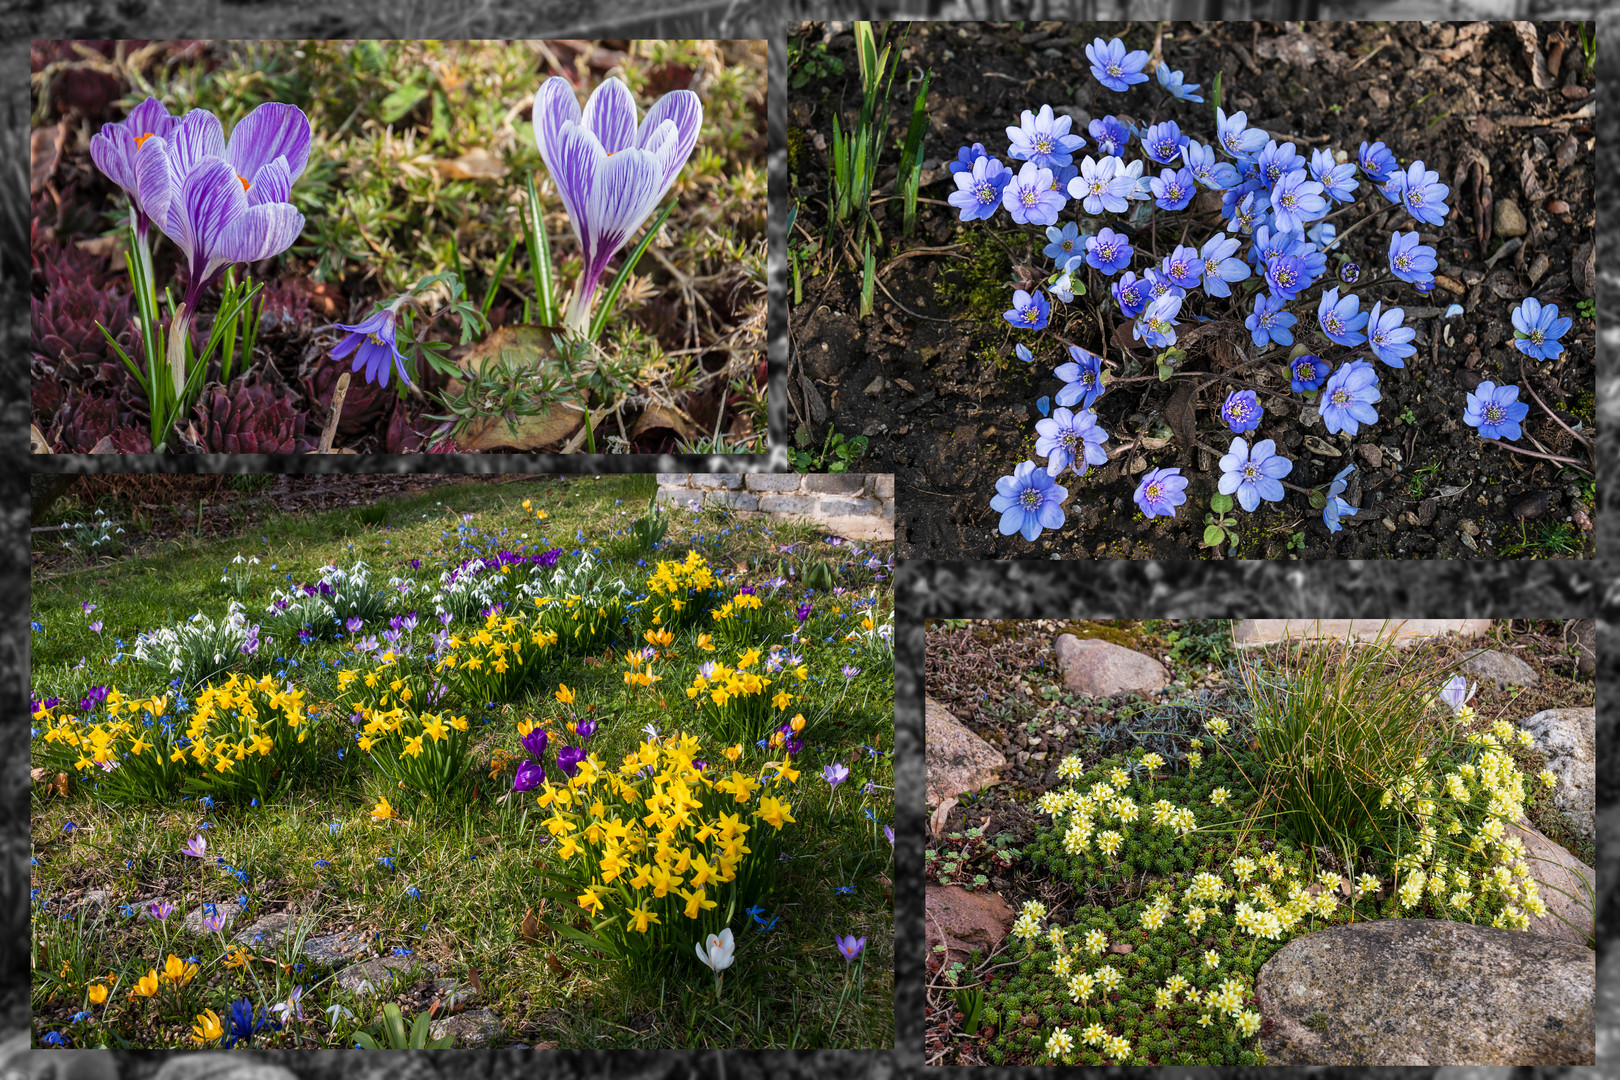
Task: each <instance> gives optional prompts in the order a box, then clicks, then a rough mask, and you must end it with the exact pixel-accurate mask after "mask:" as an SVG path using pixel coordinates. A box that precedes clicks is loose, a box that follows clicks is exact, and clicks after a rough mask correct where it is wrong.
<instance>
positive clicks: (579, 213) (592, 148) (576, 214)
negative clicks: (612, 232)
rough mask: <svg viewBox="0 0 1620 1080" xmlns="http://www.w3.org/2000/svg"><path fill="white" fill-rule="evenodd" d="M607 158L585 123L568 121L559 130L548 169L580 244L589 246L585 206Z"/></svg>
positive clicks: (547, 163) (548, 162) (547, 164)
mask: <svg viewBox="0 0 1620 1080" xmlns="http://www.w3.org/2000/svg"><path fill="white" fill-rule="evenodd" d="M606 159H607V151H605V150H603V149H602V144H601V143H600V142H598V141H597V138H596V136H595V135H592V134H591V133H590V131H589V130H587V129H586V128H585V127H583V126H582V125H580V124H576V123H572V122H569V123H565V124H564V125H563V127H562V130H561V131H559V132H558V133H557V138H556V142H555V143H553V144H552V146H551V157H550V158H548V159H547V161H546V169H547V171H548V172H550V173H551V179H552V182H553V183H555V184H556V185H557V197H558V198H560V199H562V203H563V208H564V209H565V210H567V211H568V221H569V223H570V224H571V225H573V227H574V235H575V236H576V237H577V238H578V239H579V242H580V246H581V247H586V245H585V237H586V234H587V232H588V231H589V224H588V222H587V221H586V219H585V214H586V207H587V206H588V205H589V204H590V200H591V192H592V191H594V190H595V189H596V185H597V183H598V181H599V178H600V173H601V171H602V164H603V162H604V161H605V160H606ZM589 261H590V257H589V248H586V262H587V263H589Z"/></svg>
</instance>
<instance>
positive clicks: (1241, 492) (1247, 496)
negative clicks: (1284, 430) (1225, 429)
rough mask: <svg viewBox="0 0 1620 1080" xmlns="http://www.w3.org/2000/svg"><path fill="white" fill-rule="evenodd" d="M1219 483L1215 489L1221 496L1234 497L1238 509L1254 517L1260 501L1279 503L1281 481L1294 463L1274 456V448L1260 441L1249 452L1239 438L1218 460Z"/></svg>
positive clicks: (1233, 441) (1269, 441)
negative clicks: (1219, 470)
mask: <svg viewBox="0 0 1620 1080" xmlns="http://www.w3.org/2000/svg"><path fill="white" fill-rule="evenodd" d="M1220 466H1221V479H1220V482H1219V483H1218V484H1217V485H1216V489H1217V490H1218V491H1220V493H1221V494H1222V495H1235V496H1236V497H1237V501H1238V505H1239V506H1241V507H1243V509H1245V510H1247V511H1248V512H1249V513H1251V514H1252V513H1254V511H1255V509H1256V508H1257V507H1258V506H1259V505H1260V502H1261V500H1264V501H1266V502H1279V501H1281V500H1282V497H1283V495H1284V491H1283V486H1282V478H1283V477H1285V476H1287V475H1288V474H1289V473H1290V472H1291V471H1293V468H1294V463H1293V462H1292V461H1289V460H1288V459H1287V458H1285V457H1282V456H1280V455H1279V454H1278V453H1277V444H1276V443H1274V442H1272V441H1271V440H1270V439H1262V440H1261V441H1259V442H1257V443H1255V444H1254V446H1253V447H1252V448H1251V447H1250V446H1249V444H1248V443H1247V442H1245V441H1244V439H1243V437H1242V436H1241V435H1239V436H1237V437H1235V438H1233V440H1232V445H1231V447H1230V448H1229V449H1228V450H1227V452H1226V455H1225V456H1224V457H1222V458H1221V460H1220Z"/></svg>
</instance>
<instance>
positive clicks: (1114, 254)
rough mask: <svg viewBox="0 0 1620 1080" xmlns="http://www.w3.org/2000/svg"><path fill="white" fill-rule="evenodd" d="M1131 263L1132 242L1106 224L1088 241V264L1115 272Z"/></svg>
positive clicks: (1095, 268) (1111, 272)
mask: <svg viewBox="0 0 1620 1080" xmlns="http://www.w3.org/2000/svg"><path fill="white" fill-rule="evenodd" d="M1130 264H1131V242H1130V240H1128V239H1127V238H1126V237H1125V236H1124V235H1123V234H1122V233H1117V232H1115V231H1114V230H1113V229H1110V228H1108V227H1106V226H1104V227H1103V230H1102V231H1101V232H1099V233H1098V234H1097V235H1096V236H1093V237H1091V238H1089V239H1088V240H1087V241H1086V265H1087V266H1090V267H1091V268H1092V269H1094V270H1101V271H1102V272H1103V273H1104V274H1113V273H1114V272H1116V271H1119V270H1123V269H1125V268H1126V267H1127V266H1129V265H1130Z"/></svg>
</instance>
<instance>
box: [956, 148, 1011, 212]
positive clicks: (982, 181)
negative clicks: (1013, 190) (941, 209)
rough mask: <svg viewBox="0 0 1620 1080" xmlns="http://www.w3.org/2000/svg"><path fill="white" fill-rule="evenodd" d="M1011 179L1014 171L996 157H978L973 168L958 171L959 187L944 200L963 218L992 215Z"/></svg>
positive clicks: (957, 183)
mask: <svg viewBox="0 0 1620 1080" xmlns="http://www.w3.org/2000/svg"><path fill="white" fill-rule="evenodd" d="M1012 178H1013V174H1012V170H1011V169H1009V168H1007V166H1005V165H1003V164H1002V163H1001V162H999V161H997V160H996V159H995V158H993V157H988V156H986V157H979V158H975V159H974V160H973V165H972V167H971V168H968V169H964V170H963V171H961V172H959V173H957V174H956V176H955V177H954V179H955V180H956V190H955V191H953V192H951V193H950V195H949V196H947V197H946V200H945V201H946V202H948V203H950V204H951V205H952V206H954V207H956V208H957V209H958V210H960V211H961V212H962V218H961V220H963V221H974V220H977V219H980V218H988V217H991V216H992V215H994V214H995V212H996V208H997V207H999V206H1000V205H1001V198H1002V193H1003V192H1004V191H1005V190H1006V188H1007V185H1008V183H1010V182H1011V181H1012Z"/></svg>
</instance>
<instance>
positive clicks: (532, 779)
mask: <svg viewBox="0 0 1620 1080" xmlns="http://www.w3.org/2000/svg"><path fill="white" fill-rule="evenodd" d="M559 756H560V755H559ZM568 775H569V776H572V775H574V774H573V773H572V772H570V773H569V774H568ZM545 778H546V769H545V766H544V765H537V764H535V763H534V762H533V761H530V760H529V759H527V758H525V759H524V760H523V764H521V765H519V766H518V767H517V775H516V776H514V777H512V790H513V791H533V790H534V789H535V788H537V787H539V786H540V783H541V781H543V780H544V779H545Z"/></svg>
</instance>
